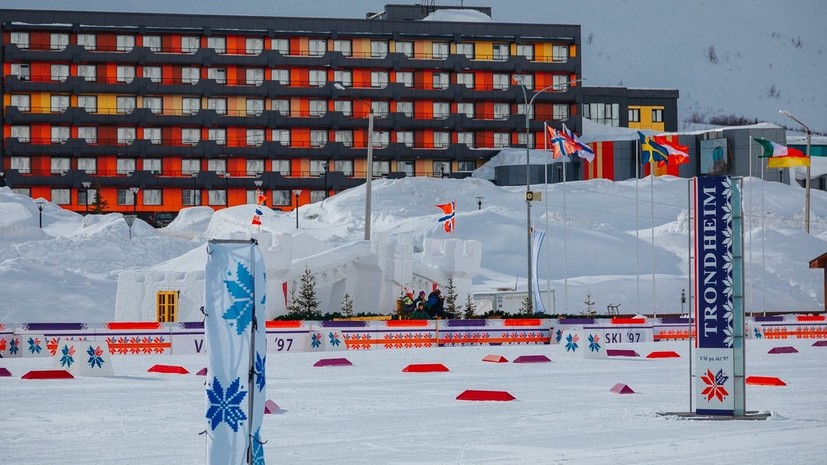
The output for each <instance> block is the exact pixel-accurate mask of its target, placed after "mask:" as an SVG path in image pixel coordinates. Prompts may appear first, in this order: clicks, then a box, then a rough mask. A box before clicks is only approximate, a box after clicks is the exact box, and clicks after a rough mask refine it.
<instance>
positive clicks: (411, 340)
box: [383, 332, 436, 349]
mask: <svg viewBox="0 0 827 465" xmlns="http://www.w3.org/2000/svg"><path fill="white" fill-rule="evenodd" d="M435 341H436V339H435V335H434V333H431V332H428V333H420V332H416V333H391V334H385V338H384V339H383V343H384V346H385V348H386V349H410V348H421V347H433V343H434V342H435Z"/></svg>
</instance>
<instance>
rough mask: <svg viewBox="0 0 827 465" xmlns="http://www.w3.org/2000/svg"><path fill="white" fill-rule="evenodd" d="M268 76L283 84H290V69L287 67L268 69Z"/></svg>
mask: <svg viewBox="0 0 827 465" xmlns="http://www.w3.org/2000/svg"><path fill="white" fill-rule="evenodd" d="M270 78H271V79H272V80H273V81H276V82H278V83H279V84H281V85H283V86H289V85H290V70H289V69H273V70H270Z"/></svg>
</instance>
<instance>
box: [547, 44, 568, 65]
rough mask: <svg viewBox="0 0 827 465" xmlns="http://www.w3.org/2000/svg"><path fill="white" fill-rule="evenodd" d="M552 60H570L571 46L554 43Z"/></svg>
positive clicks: (558, 61) (563, 61)
mask: <svg viewBox="0 0 827 465" xmlns="http://www.w3.org/2000/svg"><path fill="white" fill-rule="evenodd" d="M551 61H554V62H556V63H565V62H567V61H569V48H568V47H567V46H565V45H554V46H552V47H551Z"/></svg>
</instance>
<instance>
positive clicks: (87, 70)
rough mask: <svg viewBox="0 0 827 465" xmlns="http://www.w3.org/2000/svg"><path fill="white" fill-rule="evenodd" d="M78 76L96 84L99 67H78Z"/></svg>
mask: <svg viewBox="0 0 827 465" xmlns="http://www.w3.org/2000/svg"><path fill="white" fill-rule="evenodd" d="M78 76H79V77H82V78H83V80H84V81H86V82H95V81H97V80H98V72H97V67H95V65H78Z"/></svg>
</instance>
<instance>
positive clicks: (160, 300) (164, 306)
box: [144, 202, 178, 323]
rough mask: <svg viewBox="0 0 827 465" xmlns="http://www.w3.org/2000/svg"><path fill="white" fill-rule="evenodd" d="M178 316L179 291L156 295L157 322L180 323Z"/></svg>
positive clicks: (161, 292) (162, 292)
mask: <svg viewBox="0 0 827 465" xmlns="http://www.w3.org/2000/svg"><path fill="white" fill-rule="evenodd" d="M144 203H146V202H144ZM177 316H178V291H158V292H157V293H156V294H155V320H156V321H157V322H159V323H173V322H176V321H178V318H177Z"/></svg>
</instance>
